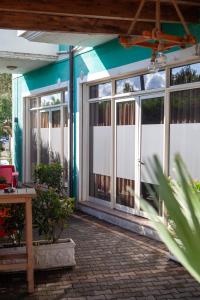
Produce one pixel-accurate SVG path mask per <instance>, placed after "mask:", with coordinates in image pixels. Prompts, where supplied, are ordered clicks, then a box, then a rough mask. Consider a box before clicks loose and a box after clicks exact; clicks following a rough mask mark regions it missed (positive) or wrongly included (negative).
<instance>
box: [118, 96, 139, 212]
mask: <svg viewBox="0 0 200 300" xmlns="http://www.w3.org/2000/svg"><path fill="white" fill-rule="evenodd" d="M116 163H117V165H116V207H117V208H120V209H124V210H126V208H134V206H135V200H134V190H135V101H133V100H129V101H127V100H124V101H119V102H118V101H117V102H116Z"/></svg>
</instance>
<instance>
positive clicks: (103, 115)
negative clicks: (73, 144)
mask: <svg viewBox="0 0 200 300" xmlns="http://www.w3.org/2000/svg"><path fill="white" fill-rule="evenodd" d="M89 106H90V129H89V130H90V131H89V138H90V149H89V196H90V197H92V198H93V199H99V200H100V201H106V202H110V201H111V195H110V188H111V159H112V154H111V140H112V131H111V101H101V102H95V103H90V104H89Z"/></svg>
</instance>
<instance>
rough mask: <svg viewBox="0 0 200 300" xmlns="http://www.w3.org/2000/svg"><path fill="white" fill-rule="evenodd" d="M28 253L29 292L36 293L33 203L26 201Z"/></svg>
mask: <svg viewBox="0 0 200 300" xmlns="http://www.w3.org/2000/svg"><path fill="white" fill-rule="evenodd" d="M25 206H26V253H27V281H28V292H29V293H33V292H34V267H33V231H32V203H31V199H30V200H28V201H26V205H25Z"/></svg>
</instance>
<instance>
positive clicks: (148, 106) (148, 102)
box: [142, 97, 164, 124]
mask: <svg viewBox="0 0 200 300" xmlns="http://www.w3.org/2000/svg"><path fill="white" fill-rule="evenodd" d="M163 120H164V99H163V98H160V97H159V98H151V99H145V100H142V124H162V123H163Z"/></svg>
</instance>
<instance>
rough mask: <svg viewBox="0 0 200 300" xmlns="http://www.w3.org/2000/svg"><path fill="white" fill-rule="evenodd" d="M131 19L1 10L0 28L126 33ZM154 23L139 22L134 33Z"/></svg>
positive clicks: (137, 33)
mask: <svg viewBox="0 0 200 300" xmlns="http://www.w3.org/2000/svg"><path fill="white" fill-rule="evenodd" d="M129 26H130V21H124V20H123V21H120V22H113V20H102V19H90V18H78V17H65V16H59V15H56V16H55V15H53V16H51V15H44V14H38V15H37V16H36V15H35V14H32V13H23V14H22V13H17V12H5V11H4V12H1V17H0V28H2V29H12V28H13V29H19V30H20V29H21V30H30V31H56V32H72V33H91V34H92V33H96V34H117V35H124V34H126V33H127V30H128V28H129ZM153 27H154V24H153V23H148V22H145V23H144V22H137V26H135V29H134V31H133V33H132V34H133V35H140V34H141V33H142V32H143V31H144V30H150V31H151V30H152V29H153Z"/></svg>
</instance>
